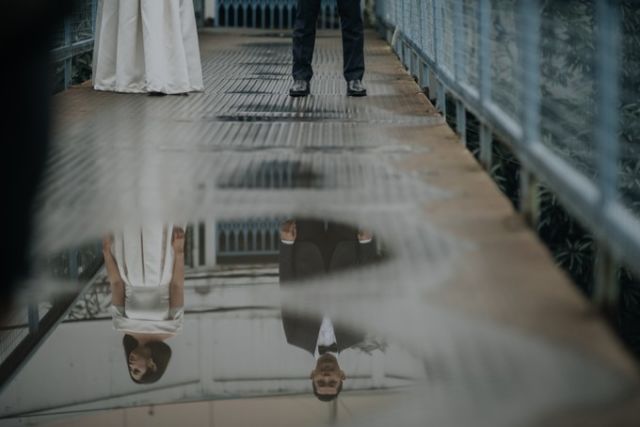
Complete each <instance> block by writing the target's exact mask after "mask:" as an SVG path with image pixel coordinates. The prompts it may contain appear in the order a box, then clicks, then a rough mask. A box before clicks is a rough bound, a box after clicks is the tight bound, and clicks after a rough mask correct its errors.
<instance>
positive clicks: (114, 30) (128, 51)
mask: <svg viewBox="0 0 640 427" xmlns="http://www.w3.org/2000/svg"><path fill="white" fill-rule="evenodd" d="M93 52H94V55H93V87H94V88H95V89H96V90H104V91H114V92H129V93H144V92H148V93H152V94H182V93H187V92H194V91H202V90H203V82H202V68H201V64H200V51H199V47H198V33H197V27H196V19H195V12H194V8H193V0H100V2H99V4H98V13H97V19H96V36H95V44H94V51H93Z"/></svg>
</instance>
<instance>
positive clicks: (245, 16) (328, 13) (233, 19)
mask: <svg viewBox="0 0 640 427" xmlns="http://www.w3.org/2000/svg"><path fill="white" fill-rule="evenodd" d="M296 4H297V1H296V0H219V1H218V25H219V26H221V27H248V28H282V29H284V28H292V27H293V22H294V20H295V15H296ZM339 23H340V21H339V19H338V15H337V9H336V1H335V0H322V4H321V13H320V17H319V19H318V27H319V28H338V26H339Z"/></svg>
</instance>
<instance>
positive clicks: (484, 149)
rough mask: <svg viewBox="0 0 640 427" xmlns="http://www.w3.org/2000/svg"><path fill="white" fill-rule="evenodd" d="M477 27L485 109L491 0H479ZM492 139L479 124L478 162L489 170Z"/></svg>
mask: <svg viewBox="0 0 640 427" xmlns="http://www.w3.org/2000/svg"><path fill="white" fill-rule="evenodd" d="M479 2H480V3H479V5H478V17H477V19H478V27H479V33H480V40H479V58H480V60H479V61H478V67H479V70H478V75H479V77H480V104H481V106H482V108H484V109H486V106H487V104H488V103H489V101H490V100H491V0H479ZM492 145H493V139H492V135H491V129H490V128H489V127H488V126H487V125H485V124H481V125H480V163H482V165H483V166H484V167H485V168H486V169H487V170H491V163H492Z"/></svg>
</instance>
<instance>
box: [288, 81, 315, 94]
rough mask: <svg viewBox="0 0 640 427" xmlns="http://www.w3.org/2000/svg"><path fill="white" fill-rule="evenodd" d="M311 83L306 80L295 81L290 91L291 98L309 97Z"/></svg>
mask: <svg viewBox="0 0 640 427" xmlns="http://www.w3.org/2000/svg"><path fill="white" fill-rule="evenodd" d="M309 86H310V85H309V82H308V81H306V80H294V82H293V85H291V89H289V96H294V97H298V96H307V95H309Z"/></svg>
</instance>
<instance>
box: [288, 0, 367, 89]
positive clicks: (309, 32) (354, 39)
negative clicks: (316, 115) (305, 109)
mask: <svg viewBox="0 0 640 427" xmlns="http://www.w3.org/2000/svg"><path fill="white" fill-rule="evenodd" d="M320 3H321V0H298V2H297V9H296V20H295V23H294V29H293V73H292V74H293V86H291V89H290V90H289V95H291V96H307V95H309V86H310V83H309V82H310V81H311V77H313V69H312V68H311V61H312V59H313V50H314V46H315V41H316V22H317V21H318V15H319V14H320V9H321V8H320ZM338 13H339V14H340V26H341V27H342V54H343V72H344V78H345V80H346V81H347V95H348V96H366V95H367V90H366V89H365V87H364V86H363V85H362V76H363V75H364V24H363V21H362V11H361V6H360V0H338Z"/></svg>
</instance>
